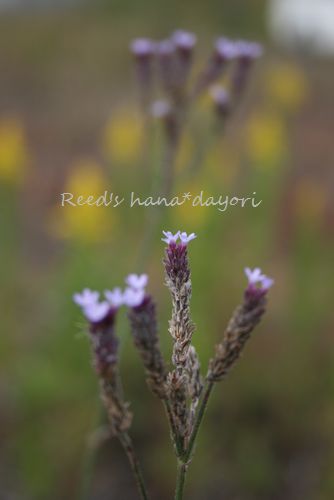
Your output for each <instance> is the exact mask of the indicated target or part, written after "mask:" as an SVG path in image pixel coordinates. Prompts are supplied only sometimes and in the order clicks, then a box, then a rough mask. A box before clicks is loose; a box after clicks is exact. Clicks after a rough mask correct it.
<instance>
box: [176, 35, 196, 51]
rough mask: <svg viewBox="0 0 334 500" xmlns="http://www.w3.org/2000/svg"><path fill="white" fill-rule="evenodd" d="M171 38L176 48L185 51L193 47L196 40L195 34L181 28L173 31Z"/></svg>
mask: <svg viewBox="0 0 334 500" xmlns="http://www.w3.org/2000/svg"><path fill="white" fill-rule="evenodd" d="M171 40H172V42H174V43H175V45H176V47H177V48H179V49H181V50H185V51H187V52H188V51H191V50H192V49H193V48H194V46H195V45H196V41H197V39H196V35H194V34H193V33H189V32H188V31H183V30H177V31H175V32H174V33H173V34H172V36H171Z"/></svg>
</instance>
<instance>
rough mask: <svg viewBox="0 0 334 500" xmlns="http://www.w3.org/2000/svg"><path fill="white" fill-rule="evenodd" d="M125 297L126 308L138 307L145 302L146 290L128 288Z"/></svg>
mask: <svg viewBox="0 0 334 500" xmlns="http://www.w3.org/2000/svg"><path fill="white" fill-rule="evenodd" d="M123 297H124V304H125V305H126V306H128V307H138V306H140V305H141V304H142V303H143V302H144V298H145V290H144V289H143V288H138V289H134V288H126V289H125V291H124V295H123Z"/></svg>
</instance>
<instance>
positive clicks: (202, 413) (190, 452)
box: [183, 382, 213, 462]
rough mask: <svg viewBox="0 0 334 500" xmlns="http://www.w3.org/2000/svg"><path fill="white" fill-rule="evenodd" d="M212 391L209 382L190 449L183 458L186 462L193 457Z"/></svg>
mask: <svg viewBox="0 0 334 500" xmlns="http://www.w3.org/2000/svg"><path fill="white" fill-rule="evenodd" d="M212 389H213V382H208V384H207V386H206V388H205V391H204V395H203V398H202V401H201V404H200V407H199V409H198V412H197V415H196V419H195V423H194V428H193V430H192V433H191V435H190V439H189V444H188V448H187V450H186V452H185V454H184V457H183V459H184V462H188V461H189V459H190V458H191V455H192V452H193V449H194V446H195V442H196V438H197V434H198V431H199V428H200V425H201V423H202V420H203V417H204V414H205V410H206V408H207V405H208V401H209V397H210V394H211V391H212Z"/></svg>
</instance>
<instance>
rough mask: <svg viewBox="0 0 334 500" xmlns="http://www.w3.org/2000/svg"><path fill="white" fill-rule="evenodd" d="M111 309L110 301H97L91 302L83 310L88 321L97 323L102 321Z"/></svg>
mask: <svg viewBox="0 0 334 500" xmlns="http://www.w3.org/2000/svg"><path fill="white" fill-rule="evenodd" d="M109 310H110V305H109V303H108V302H106V301H103V302H97V303H96V304H90V305H88V306H86V307H84V309H83V312H84V315H85V316H86V318H87V319H88V321H91V322H92V323H97V322H99V321H102V320H103V319H104V318H105V317H106V316H107V314H108V312H109Z"/></svg>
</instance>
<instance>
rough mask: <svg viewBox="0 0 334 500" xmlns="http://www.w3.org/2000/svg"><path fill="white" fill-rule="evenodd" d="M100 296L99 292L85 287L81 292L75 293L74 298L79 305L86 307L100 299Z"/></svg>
mask: <svg viewBox="0 0 334 500" xmlns="http://www.w3.org/2000/svg"><path fill="white" fill-rule="evenodd" d="M99 296H100V294H99V292H95V291H93V290H90V289H89V288H85V289H84V290H83V291H82V292H81V293H75V294H74V295H73V300H74V302H75V303H76V304H77V305H78V306H80V307H86V306H89V305H91V304H95V303H96V302H97V301H98V300H99Z"/></svg>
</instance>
